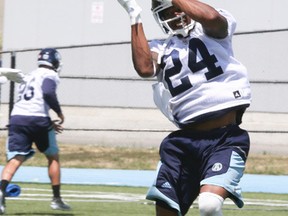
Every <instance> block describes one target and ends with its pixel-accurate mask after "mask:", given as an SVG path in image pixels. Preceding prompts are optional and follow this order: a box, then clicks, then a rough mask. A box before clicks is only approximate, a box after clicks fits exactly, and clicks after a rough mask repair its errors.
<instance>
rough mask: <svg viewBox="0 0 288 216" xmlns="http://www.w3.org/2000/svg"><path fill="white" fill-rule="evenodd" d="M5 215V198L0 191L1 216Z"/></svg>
mask: <svg viewBox="0 0 288 216" xmlns="http://www.w3.org/2000/svg"><path fill="white" fill-rule="evenodd" d="M3 214H5V197H4V195H3V193H2V191H0V215H3Z"/></svg>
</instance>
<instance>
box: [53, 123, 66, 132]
mask: <svg viewBox="0 0 288 216" xmlns="http://www.w3.org/2000/svg"><path fill="white" fill-rule="evenodd" d="M52 124H53V125H52V126H53V128H54V130H55V132H56V134H59V133H62V131H63V130H64V128H63V126H62V124H60V121H59V120H53V121H52Z"/></svg>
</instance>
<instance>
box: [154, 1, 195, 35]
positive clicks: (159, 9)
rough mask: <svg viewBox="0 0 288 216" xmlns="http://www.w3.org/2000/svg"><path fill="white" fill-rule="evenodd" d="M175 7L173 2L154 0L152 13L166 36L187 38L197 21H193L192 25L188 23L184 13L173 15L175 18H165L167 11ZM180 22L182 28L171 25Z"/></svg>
mask: <svg viewBox="0 0 288 216" xmlns="http://www.w3.org/2000/svg"><path fill="white" fill-rule="evenodd" d="M170 7H173V5H172V1H171V0H152V8H151V10H152V13H153V16H154V18H155V20H156V22H157V23H158V24H159V26H160V27H161V29H162V31H163V32H164V33H166V34H172V35H182V36H183V37H187V36H188V34H189V31H190V30H191V29H193V28H194V26H195V21H194V20H192V19H191V21H190V23H187V18H186V14H185V13H184V12H182V13H180V14H179V15H173V16H174V17H169V18H165V17H164V16H163V15H165V10H166V9H168V8H170ZM172 21H173V22H175V21H178V22H179V23H180V24H181V26H182V27H177V28H175V27H174V28H173V27H172V26H170V25H169V23H171V22H172Z"/></svg>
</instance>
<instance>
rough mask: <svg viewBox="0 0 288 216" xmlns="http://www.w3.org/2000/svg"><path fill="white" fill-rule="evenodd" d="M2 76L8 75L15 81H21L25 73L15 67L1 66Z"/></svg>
mask: <svg viewBox="0 0 288 216" xmlns="http://www.w3.org/2000/svg"><path fill="white" fill-rule="evenodd" d="M0 76H3V77H6V78H7V79H8V80H11V81H13V82H17V83H21V82H23V81H24V74H23V73H22V72H21V70H18V69H13V68H0Z"/></svg>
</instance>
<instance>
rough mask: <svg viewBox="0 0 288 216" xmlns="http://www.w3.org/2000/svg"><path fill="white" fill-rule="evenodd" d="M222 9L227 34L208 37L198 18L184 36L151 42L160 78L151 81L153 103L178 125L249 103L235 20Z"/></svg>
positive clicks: (245, 73) (213, 116) (249, 95)
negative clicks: (158, 59)
mask: <svg viewBox="0 0 288 216" xmlns="http://www.w3.org/2000/svg"><path fill="white" fill-rule="evenodd" d="M219 12H220V13H221V14H222V15H223V16H225V17H226V19H227V21H228V36H227V37H225V38H224V39H215V38H211V37H209V36H207V35H206V34H205V33H204V32H203V28H202V26H201V24H200V23H196V25H195V27H194V29H193V30H192V31H191V32H190V35H189V36H188V37H186V38H183V37H182V38H181V37H177V36H172V37H171V38H169V39H167V40H166V41H163V40H153V41H151V43H150V49H151V51H153V52H157V53H158V55H161V63H160V67H161V70H160V72H159V73H158V74H157V79H158V83H157V84H155V85H154V86H153V89H154V101H155V104H156V105H157V106H158V108H159V109H160V110H161V111H162V112H163V113H164V114H165V115H166V116H167V117H168V118H169V119H170V120H171V121H173V122H174V123H175V124H176V125H178V126H180V127H181V125H186V124H190V123H195V122H201V121H205V120H208V119H210V118H215V117H217V115H218V116H219V115H220V114H219V113H222V114H224V113H225V111H228V110H232V109H240V108H243V107H248V106H249V105H250V102H251V90H250V84H249V81H248V78H247V70H246V68H245V67H244V66H243V65H242V64H241V63H240V62H239V61H238V60H236V59H235V58H234V55H233V51H232V35H233V33H234V32H235V28H236V21H235V19H234V18H233V16H232V15H231V14H230V13H228V12H227V11H224V10H219Z"/></svg>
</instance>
